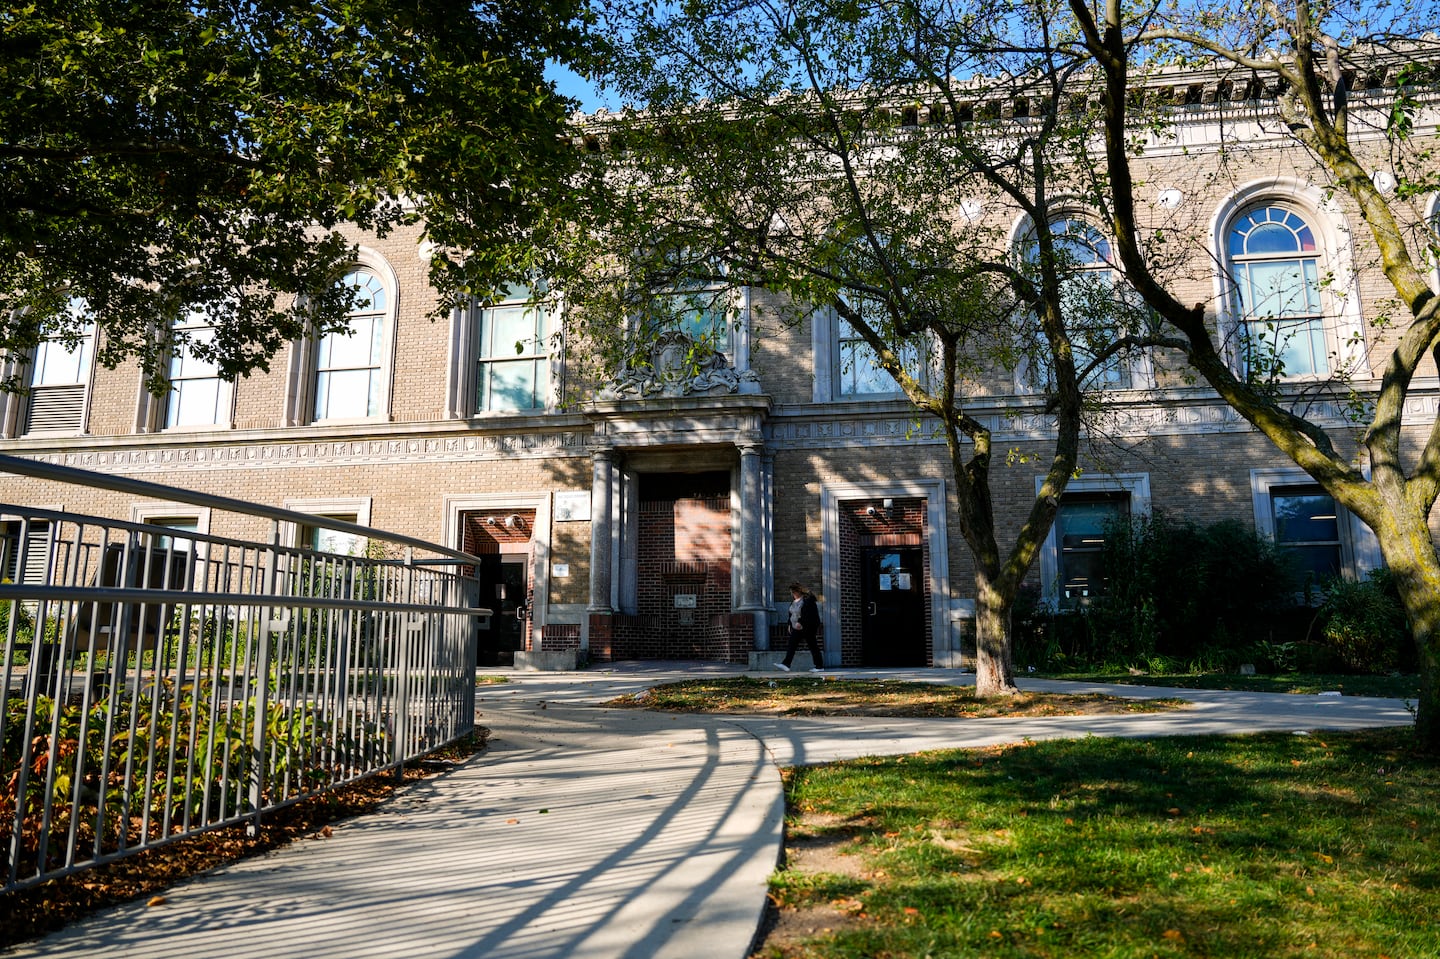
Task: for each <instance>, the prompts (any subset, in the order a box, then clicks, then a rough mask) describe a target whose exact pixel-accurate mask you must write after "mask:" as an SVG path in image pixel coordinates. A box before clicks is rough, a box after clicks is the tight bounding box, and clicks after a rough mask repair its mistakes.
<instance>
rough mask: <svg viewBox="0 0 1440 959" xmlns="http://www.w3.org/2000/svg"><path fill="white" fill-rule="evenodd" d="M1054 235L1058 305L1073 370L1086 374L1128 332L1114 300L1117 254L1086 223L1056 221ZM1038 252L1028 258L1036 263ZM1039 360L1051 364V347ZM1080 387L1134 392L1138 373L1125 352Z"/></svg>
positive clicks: (1044, 365)
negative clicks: (1059, 270)
mask: <svg viewBox="0 0 1440 959" xmlns="http://www.w3.org/2000/svg"><path fill="white" fill-rule="evenodd" d="M1050 232H1051V235H1052V236H1053V237H1054V241H1055V252H1056V256H1057V258H1058V259H1060V260H1061V267H1062V280H1061V289H1060V305H1061V309H1062V310H1063V311H1064V315H1065V325H1066V329H1067V330H1068V331H1069V334H1070V346H1071V349H1072V351H1073V353H1074V357H1075V368H1076V370H1077V371H1083V370H1084V369H1085V368H1086V367H1088V366H1089V365H1090V364H1091V363H1093V362H1094V361H1095V358H1096V357H1097V356H1098V355H1099V354H1100V353H1101V352H1102V351H1103V350H1105V349H1106V348H1108V347H1109V346H1110V345H1111V344H1113V343H1114V342H1115V341H1116V340H1118V339H1120V338H1121V337H1122V336H1124V335H1125V332H1126V331H1125V329H1124V327H1123V323H1122V320H1121V312H1122V311H1121V310H1120V306H1121V303H1120V300H1119V298H1118V297H1117V295H1116V287H1117V282H1118V274H1117V273H1116V271H1115V266H1114V263H1115V260H1114V253H1113V251H1112V249H1111V246H1110V241H1109V240H1108V239H1106V237H1105V235H1104V234H1102V233H1101V232H1100V231H1099V230H1098V229H1096V228H1095V227H1094V226H1093V225H1092V224H1090V223H1087V222H1086V221H1084V220H1078V219H1073V218H1070V219H1062V220H1056V221H1054V222H1053V223H1051V224H1050ZM1038 253H1039V246H1038V245H1037V244H1036V243H1035V242H1034V241H1033V240H1032V241H1031V243H1030V248H1029V250H1028V252H1027V254H1026V255H1027V257H1028V258H1029V259H1031V260H1032V261H1033V260H1034V259H1035V258H1036V256H1037V255H1038ZM1042 342H1043V338H1042ZM1040 356H1042V357H1046V358H1047V359H1048V348H1046V349H1042V350H1041V351H1040ZM1041 368H1042V370H1043V371H1044V376H1045V381H1046V384H1047V385H1053V384H1052V383H1051V380H1052V377H1051V375H1050V366H1049V363H1048V362H1042V364H1041ZM1082 385H1084V386H1087V387H1091V388H1099V389H1112V390H1128V389H1130V388H1132V387H1133V386H1134V373H1133V372H1132V369H1131V363H1130V359H1129V357H1127V356H1126V355H1125V354H1124V353H1117V354H1115V355H1113V356H1111V357H1109V358H1108V359H1107V360H1106V361H1105V362H1104V363H1102V364H1101V365H1100V366H1098V367H1096V368H1095V369H1094V370H1092V371H1091V372H1090V375H1089V376H1088V377H1086V379H1085V381H1084V383H1083V384H1082Z"/></svg>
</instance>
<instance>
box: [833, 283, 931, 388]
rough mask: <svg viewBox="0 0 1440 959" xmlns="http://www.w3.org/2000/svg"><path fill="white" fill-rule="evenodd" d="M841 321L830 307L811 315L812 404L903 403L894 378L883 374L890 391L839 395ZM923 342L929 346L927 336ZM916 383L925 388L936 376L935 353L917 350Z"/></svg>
mask: <svg viewBox="0 0 1440 959" xmlns="http://www.w3.org/2000/svg"><path fill="white" fill-rule="evenodd" d="M841 323H842V319H841V317H840V314H839V313H838V312H836V310H835V308H834V307H833V306H826V307H821V308H819V309H816V310H814V311H813V312H812V313H811V314H810V347H811V352H812V353H813V355H814V357H815V383H814V389H813V393H812V400H813V402H816V403H854V402H865V401H867V400H884V399H899V400H903V399H905V398H906V397H905V391H904V390H902V389H901V388H900V384H899V383H896V382H895V380H894V377H891V376H890V374H888V373H886V374H885V376H886V379H887V380H888V381H889V382H890V383H891V384H893V389H889V390H885V391H883V392H877V393H845V392H842V391H841V377H843V376H844V371H843V369H842V361H841V357H840V349H841V345H842V338H841V336H840V331H841ZM918 336H919V337H921V338H923V342H927V343H928V342H929V339H930V337H929V334H928V333H921V334H918ZM916 351H917V354H919V355H917V356H916V358H915V359H916V369H915V370H914V371H913V373H914V374H918V376H917V379H919V380H920V382H921V383H923V384H925V385H926V387H927V388H928V386H929V384H930V383H931V382H932V381H933V378H934V376H935V372H936V371H935V368H934V360H935V358H934V351H933V350H926V349H924V348H922V347H919V346H917V347H916Z"/></svg>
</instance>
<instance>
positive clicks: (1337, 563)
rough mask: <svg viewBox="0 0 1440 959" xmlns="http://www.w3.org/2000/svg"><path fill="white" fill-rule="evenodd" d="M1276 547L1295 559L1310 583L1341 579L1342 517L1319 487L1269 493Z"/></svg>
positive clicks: (1330, 499)
mask: <svg viewBox="0 0 1440 959" xmlns="http://www.w3.org/2000/svg"><path fill="white" fill-rule="evenodd" d="M1270 509H1271V515H1272V516H1273V517H1274V518H1275V543H1276V544H1277V545H1278V546H1280V547H1281V548H1282V549H1284V550H1285V551H1287V552H1288V553H1290V554H1291V555H1292V556H1293V557H1295V560H1296V565H1297V566H1299V568H1300V570H1301V571H1302V573H1303V574H1304V575H1305V576H1306V577H1307V579H1309V581H1310V582H1323V581H1325V580H1327V579H1334V578H1335V577H1336V576H1339V575H1340V569H1341V546H1340V521H1339V513H1338V511H1337V510H1336V508H1335V500H1334V499H1332V498H1331V497H1330V495H1329V494H1328V493H1326V492H1325V491H1324V490H1323V489H1321V488H1320V487H1319V486H1287V487H1276V488H1272V489H1271V491H1270Z"/></svg>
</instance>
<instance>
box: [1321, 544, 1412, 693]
mask: <svg viewBox="0 0 1440 959" xmlns="http://www.w3.org/2000/svg"><path fill="white" fill-rule="evenodd" d="M1318 624H1319V635H1320V639H1321V640H1322V642H1323V643H1324V645H1325V646H1326V647H1328V648H1329V649H1330V650H1332V651H1333V652H1334V654H1335V655H1336V656H1337V657H1338V658H1339V660H1340V662H1341V663H1343V664H1344V666H1345V668H1346V669H1349V670H1352V671H1354V672H1357V673H1388V672H1392V671H1394V670H1395V669H1397V668H1398V667H1400V665H1401V664H1402V662H1404V661H1406V660H1407V659H1408V653H1409V652H1410V651H1411V650H1410V647H1411V643H1410V631H1409V628H1408V627H1407V625H1406V622H1405V610H1404V607H1402V606H1401V605H1400V596H1399V594H1398V593H1397V592H1396V591H1395V583H1394V576H1392V575H1391V573H1390V571H1389V570H1384V569H1378V570H1375V571H1374V572H1372V573H1371V574H1370V578H1369V579H1366V580H1364V581H1362V582H1349V581H1346V580H1336V581H1335V582H1334V583H1331V584H1330V585H1329V587H1327V589H1326V591H1325V602H1324V604H1323V605H1322V606H1321V607H1320V616H1319V619H1318Z"/></svg>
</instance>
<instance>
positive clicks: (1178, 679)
mask: <svg viewBox="0 0 1440 959" xmlns="http://www.w3.org/2000/svg"><path fill="white" fill-rule="evenodd" d="M1026 675H1028V676H1030V677H1031V678H1034V679H1069V680H1075V681H1077V682H1086V683H1126V684H1130V685H1138V686H1169V687H1171V688H1174V689H1236V690H1243V691H1245V692H1252V693H1310V694H1314V693H1321V692H1325V691H1327V690H1338V691H1340V692H1342V693H1344V694H1345V695H1346V696H1382V697H1385V698H1387V699H1418V698H1419V697H1420V677H1419V676H1417V675H1415V674H1408V675H1407V674H1399V675H1394V676H1347V675H1342V674H1338V673H1336V674H1330V673H1280V674H1278V675H1274V676H1241V675H1239V674H1232V673H1157V674H1154V675H1151V674H1145V675H1142V676H1135V675H1131V674H1130V673H1113V672H1109V673H1093V672H1092V673H1028V674H1022V675H1021V678H1022V679H1023V678H1025V676H1026Z"/></svg>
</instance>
